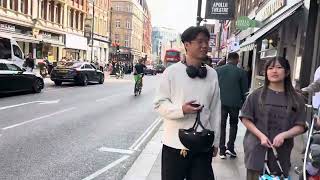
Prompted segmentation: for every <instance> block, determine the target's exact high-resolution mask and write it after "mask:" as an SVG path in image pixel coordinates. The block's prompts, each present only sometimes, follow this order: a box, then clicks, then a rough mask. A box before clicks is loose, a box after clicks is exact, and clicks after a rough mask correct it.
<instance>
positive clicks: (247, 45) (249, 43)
mask: <svg viewBox="0 0 320 180" xmlns="http://www.w3.org/2000/svg"><path fill="white" fill-rule="evenodd" d="M302 5H303V2H299V3H297V4H296V5H293V6H292V7H291V8H290V9H288V10H287V11H285V12H284V13H283V14H282V15H280V16H279V17H277V18H276V19H274V20H273V21H271V22H269V23H268V24H266V25H265V26H264V27H262V28H260V29H259V30H257V31H256V32H255V33H254V35H253V36H251V37H248V38H247V40H246V41H245V42H243V43H242V44H241V45H240V51H250V50H252V49H253V48H254V43H255V41H256V40H257V39H259V38H260V37H261V36H263V35H265V34H266V33H267V32H269V31H270V30H271V29H272V28H274V27H275V26H277V25H278V24H279V23H281V22H282V21H283V20H285V19H286V18H288V17H290V16H291V15H292V14H294V13H295V12H296V10H297V9H298V8H299V7H301V6H302Z"/></svg>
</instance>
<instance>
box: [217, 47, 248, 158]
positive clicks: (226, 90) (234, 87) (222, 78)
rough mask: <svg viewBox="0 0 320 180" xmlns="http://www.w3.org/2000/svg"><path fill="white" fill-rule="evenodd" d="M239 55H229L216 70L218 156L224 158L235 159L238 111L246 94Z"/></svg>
mask: <svg viewBox="0 0 320 180" xmlns="http://www.w3.org/2000/svg"><path fill="white" fill-rule="evenodd" d="M238 62H239V55H238V54H237V53H229V55H228V60H227V64H225V65H223V66H219V67H217V68H216V71H217V73H218V77H219V85H220V92H221V93H220V94H221V135H220V143H219V150H220V151H219V156H220V158H221V159H225V158H226V154H228V155H230V156H231V157H233V158H235V157H237V153H236V151H235V149H234V143H235V141H236V137H237V131H238V122H239V118H238V116H239V110H240V108H241V107H242V104H243V103H244V101H245V97H246V94H247V92H248V78H247V73H246V71H245V70H243V69H241V68H239V67H237V64H238ZM228 115H229V124H230V132H229V141H228V143H227V147H226V125H227V119H228Z"/></svg>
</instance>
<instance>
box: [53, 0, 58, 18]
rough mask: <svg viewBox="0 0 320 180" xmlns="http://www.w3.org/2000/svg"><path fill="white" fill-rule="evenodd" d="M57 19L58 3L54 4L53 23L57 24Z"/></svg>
mask: <svg viewBox="0 0 320 180" xmlns="http://www.w3.org/2000/svg"><path fill="white" fill-rule="evenodd" d="M56 19H57V2H56V1H54V2H53V22H54V23H56Z"/></svg>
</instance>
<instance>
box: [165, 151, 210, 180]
mask: <svg viewBox="0 0 320 180" xmlns="http://www.w3.org/2000/svg"><path fill="white" fill-rule="evenodd" d="M180 151H181V150H180V149H174V148H171V147H168V146H166V145H163V147H162V160H161V179H162V180H184V179H186V180H214V174H213V170H212V166H211V163H212V155H213V149H212V150H210V151H209V152H205V153H192V152H190V151H188V152H187V155H186V156H185V157H183V156H182V155H180Z"/></svg>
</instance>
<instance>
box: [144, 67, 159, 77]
mask: <svg viewBox="0 0 320 180" xmlns="http://www.w3.org/2000/svg"><path fill="white" fill-rule="evenodd" d="M144 74H145V75H148V74H150V75H156V74H157V71H156V69H155V68H154V67H153V66H147V68H146V69H145V70H144Z"/></svg>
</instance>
